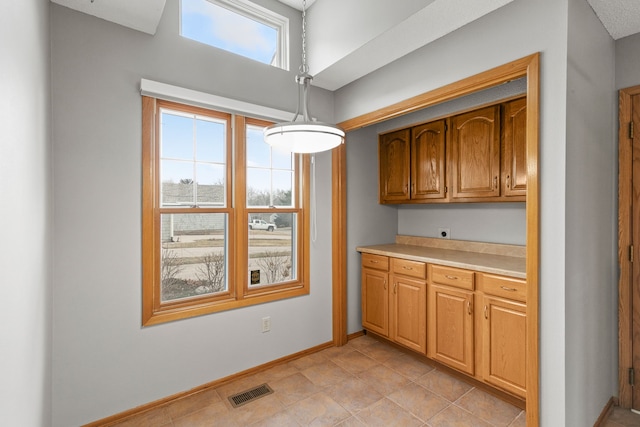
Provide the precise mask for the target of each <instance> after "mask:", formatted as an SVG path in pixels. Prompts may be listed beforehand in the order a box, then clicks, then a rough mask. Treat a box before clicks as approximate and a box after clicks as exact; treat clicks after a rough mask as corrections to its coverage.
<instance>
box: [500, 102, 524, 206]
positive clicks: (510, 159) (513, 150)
mask: <svg viewBox="0 0 640 427" xmlns="http://www.w3.org/2000/svg"><path fill="white" fill-rule="evenodd" d="M503 126H504V132H503V136H504V141H503V150H504V166H503V181H504V188H503V191H504V195H505V196H525V195H526V194H527V153H526V150H527V100H526V98H522V99H516V100H515V101H511V102H508V103H506V104H505V105H504V113H503Z"/></svg>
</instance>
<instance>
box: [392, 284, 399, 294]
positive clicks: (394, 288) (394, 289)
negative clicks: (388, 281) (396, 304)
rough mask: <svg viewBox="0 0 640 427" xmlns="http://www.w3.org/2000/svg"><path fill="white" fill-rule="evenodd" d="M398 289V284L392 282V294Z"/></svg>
mask: <svg viewBox="0 0 640 427" xmlns="http://www.w3.org/2000/svg"><path fill="white" fill-rule="evenodd" d="M397 287H398V284H397V283H395V282H394V284H393V293H394V294H395V293H396V288H397Z"/></svg>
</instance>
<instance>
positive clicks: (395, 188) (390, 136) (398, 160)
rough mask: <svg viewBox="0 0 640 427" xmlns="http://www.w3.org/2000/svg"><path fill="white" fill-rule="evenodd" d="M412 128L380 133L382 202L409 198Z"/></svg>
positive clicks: (379, 151)
mask: <svg viewBox="0 0 640 427" xmlns="http://www.w3.org/2000/svg"><path fill="white" fill-rule="evenodd" d="M410 138H411V130H410V129H402V130H399V131H395V132H391V133H387V134H384V135H380V138H379V144H378V163H379V179H380V183H379V186H380V188H379V192H380V196H379V197H380V203H388V202H399V201H404V200H409V179H410V177H411V176H410V167H411V162H410V153H411V151H410V150H411V141H410Z"/></svg>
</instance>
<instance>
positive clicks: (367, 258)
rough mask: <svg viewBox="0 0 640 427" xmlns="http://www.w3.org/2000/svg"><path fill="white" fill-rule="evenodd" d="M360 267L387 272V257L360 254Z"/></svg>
mask: <svg viewBox="0 0 640 427" xmlns="http://www.w3.org/2000/svg"><path fill="white" fill-rule="evenodd" d="M362 266H363V267H366V268H374V269H376V270H383V271H389V257H386V256H383V255H374V254H362Z"/></svg>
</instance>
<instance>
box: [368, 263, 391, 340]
mask: <svg viewBox="0 0 640 427" xmlns="http://www.w3.org/2000/svg"><path fill="white" fill-rule="evenodd" d="M388 279H389V273H387V272H385V271H380V270H374V269H372V268H363V269H362V326H364V328H365V329H367V330H370V331H372V332H375V333H377V334H380V335H382V336H385V337H388V336H389V284H388Z"/></svg>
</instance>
